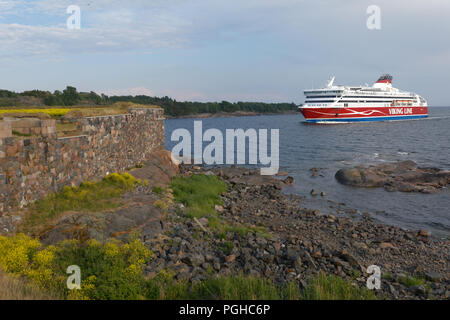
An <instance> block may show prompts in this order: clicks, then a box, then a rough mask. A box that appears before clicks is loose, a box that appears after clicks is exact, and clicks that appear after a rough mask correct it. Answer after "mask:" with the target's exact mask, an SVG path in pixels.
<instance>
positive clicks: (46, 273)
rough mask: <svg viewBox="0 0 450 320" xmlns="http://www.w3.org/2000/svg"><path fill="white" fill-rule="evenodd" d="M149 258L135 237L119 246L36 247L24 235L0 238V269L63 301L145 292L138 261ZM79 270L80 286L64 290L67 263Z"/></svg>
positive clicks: (69, 244)
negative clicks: (78, 288) (80, 276)
mask: <svg viewBox="0 0 450 320" xmlns="http://www.w3.org/2000/svg"><path fill="white" fill-rule="evenodd" d="M151 257H152V252H151V251H150V250H148V249H147V248H146V247H145V246H144V245H143V244H142V243H141V242H140V241H139V240H138V239H134V240H133V239H131V240H130V241H129V242H128V243H125V244H122V243H119V242H118V241H111V242H108V243H106V244H102V243H100V242H98V241H94V240H90V241H88V242H86V243H82V242H79V241H76V240H69V241H63V242H61V243H59V244H58V245H56V246H48V247H44V246H42V244H41V243H39V241H37V240H35V239H32V238H30V237H28V236H26V235H23V234H19V235H17V236H15V237H3V236H0V268H1V269H3V270H4V271H5V272H7V273H10V274H12V275H15V276H16V277H22V278H24V279H26V280H28V282H29V283H30V284H31V285H34V286H37V287H38V288H40V289H41V290H44V291H45V292H49V293H51V294H52V295H54V296H61V297H64V298H67V299H141V298H144V293H145V287H146V286H145V279H144V276H143V270H142V268H143V265H144V264H145V263H146V262H147V261H148V260H149V259H150V258H151ZM71 265H77V266H79V267H80V269H81V271H82V282H81V289H80V290H72V291H71V290H68V289H67V286H66V280H67V277H68V275H67V273H66V270H67V267H68V266H71Z"/></svg>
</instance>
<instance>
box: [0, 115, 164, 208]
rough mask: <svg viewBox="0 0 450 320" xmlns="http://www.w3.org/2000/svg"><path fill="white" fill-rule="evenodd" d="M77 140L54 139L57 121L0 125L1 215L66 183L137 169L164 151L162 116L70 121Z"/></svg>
mask: <svg viewBox="0 0 450 320" xmlns="http://www.w3.org/2000/svg"><path fill="white" fill-rule="evenodd" d="M71 122H72V123H73V124H74V125H75V126H76V128H77V135H76V136H65V137H59V136H58V134H57V130H56V120H41V119H34V118H22V119H16V118H9V119H8V118H5V119H4V120H1V121H0V216H1V215H2V213H4V212H10V211H12V210H15V209H17V208H21V207H23V206H25V205H27V204H29V203H31V202H33V201H35V200H37V199H39V198H42V197H43V196H45V195H47V194H49V193H50V192H55V191H58V190H60V189H61V188H62V187H63V186H66V185H69V186H70V185H78V184H80V183H81V182H82V181H87V180H96V179H100V178H102V177H103V176H105V175H107V174H109V173H112V172H122V171H124V170H125V169H127V168H130V167H133V166H136V165H137V164H139V163H140V162H142V161H145V160H146V159H148V158H149V157H150V155H151V154H152V152H155V151H156V150H158V149H159V148H161V147H164V112H163V109H160V108H133V109H130V111H129V113H127V114H120V115H111V116H97V117H87V118H81V119H71Z"/></svg>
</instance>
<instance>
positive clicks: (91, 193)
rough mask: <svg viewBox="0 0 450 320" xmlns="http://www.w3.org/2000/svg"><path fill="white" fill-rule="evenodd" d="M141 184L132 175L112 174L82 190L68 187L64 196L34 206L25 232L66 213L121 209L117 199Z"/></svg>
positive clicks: (52, 197)
mask: <svg viewBox="0 0 450 320" xmlns="http://www.w3.org/2000/svg"><path fill="white" fill-rule="evenodd" d="M138 184H142V182H141V181H140V180H139V179H136V178H134V177H133V176H132V175H130V174H128V173H123V174H118V173H112V174H109V175H108V176H106V177H105V178H103V180H101V181H98V182H83V183H82V184H81V185H80V186H79V187H69V186H66V187H64V188H63V189H62V190H61V192H58V193H53V194H50V195H49V196H47V197H46V198H44V199H41V200H38V201H36V202H35V203H33V204H32V205H30V207H29V209H30V210H29V214H28V215H27V217H26V218H25V221H24V228H25V231H29V228H32V227H34V226H37V225H40V224H44V223H46V222H47V221H49V220H51V219H53V218H55V217H57V216H59V215H60V214H61V213H62V212H65V211H89V212H97V211H102V210H105V209H111V208H116V207H118V206H120V205H121V203H120V202H119V201H118V200H117V198H118V197H119V196H121V195H122V194H123V193H124V192H126V191H129V190H132V189H134V188H135V187H136V186H137V185H138Z"/></svg>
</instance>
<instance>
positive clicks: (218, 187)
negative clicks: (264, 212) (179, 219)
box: [171, 174, 270, 239]
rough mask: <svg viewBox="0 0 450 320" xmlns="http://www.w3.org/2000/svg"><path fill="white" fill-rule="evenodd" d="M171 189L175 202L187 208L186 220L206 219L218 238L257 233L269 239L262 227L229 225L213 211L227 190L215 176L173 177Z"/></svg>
mask: <svg viewBox="0 0 450 320" xmlns="http://www.w3.org/2000/svg"><path fill="white" fill-rule="evenodd" d="M171 188H172V190H173V195H174V198H175V201H177V202H181V203H182V204H183V205H185V206H186V207H187V213H186V217H187V218H191V219H193V218H197V219H199V218H203V217H206V218H207V219H208V226H209V227H210V228H211V229H212V230H215V231H217V232H218V237H219V238H222V239H225V238H226V234H227V233H228V232H230V233H237V234H239V235H241V236H245V235H247V234H249V233H252V232H253V233H258V234H259V235H260V236H262V237H265V238H270V234H269V233H267V232H266V231H265V230H264V228H263V227H255V226H245V225H241V224H233V225H231V224H229V223H227V222H226V221H224V220H223V219H222V218H221V217H220V216H219V214H218V213H217V212H216V211H215V206H216V205H221V204H222V200H221V197H220V196H221V194H222V193H223V192H225V191H226V190H227V184H226V183H225V182H224V181H222V180H220V179H219V178H218V177H217V176H215V175H210V176H206V175H203V174H195V175H191V176H189V177H174V178H173V179H172V182H171Z"/></svg>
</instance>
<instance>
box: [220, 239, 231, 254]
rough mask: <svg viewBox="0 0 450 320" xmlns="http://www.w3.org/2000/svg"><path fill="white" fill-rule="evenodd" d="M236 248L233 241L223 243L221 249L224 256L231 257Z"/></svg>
mask: <svg viewBox="0 0 450 320" xmlns="http://www.w3.org/2000/svg"><path fill="white" fill-rule="evenodd" d="M233 248H234V244H233V242H231V241H225V242H224V243H222V244H221V245H220V247H219V249H220V251H222V252H223V253H224V254H226V255H229V254H230V253H231V251H232V250H233Z"/></svg>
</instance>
